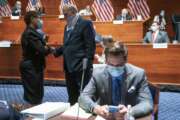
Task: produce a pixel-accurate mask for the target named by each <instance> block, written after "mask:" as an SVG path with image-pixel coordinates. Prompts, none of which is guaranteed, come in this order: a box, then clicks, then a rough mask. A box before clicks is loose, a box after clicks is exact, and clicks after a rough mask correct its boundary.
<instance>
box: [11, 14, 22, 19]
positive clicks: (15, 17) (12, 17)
mask: <svg viewBox="0 0 180 120" xmlns="http://www.w3.org/2000/svg"><path fill="white" fill-rule="evenodd" d="M19 18H20V17H19V16H12V15H11V20H19Z"/></svg>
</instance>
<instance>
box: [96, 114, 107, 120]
mask: <svg viewBox="0 0 180 120" xmlns="http://www.w3.org/2000/svg"><path fill="white" fill-rule="evenodd" d="M95 120H106V119H104V118H103V117H101V116H99V115H98V116H97V117H96V119H95Z"/></svg>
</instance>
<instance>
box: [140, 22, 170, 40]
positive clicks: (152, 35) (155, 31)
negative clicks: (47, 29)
mask: <svg viewBox="0 0 180 120" xmlns="http://www.w3.org/2000/svg"><path fill="white" fill-rule="evenodd" d="M143 43H169V37H168V34H167V32H165V31H162V30H160V24H159V23H158V22H153V23H152V25H151V28H150V31H148V32H147V33H146V35H145V37H144V40H143Z"/></svg>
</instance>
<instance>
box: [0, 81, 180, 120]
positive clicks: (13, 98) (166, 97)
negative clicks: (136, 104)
mask: <svg viewBox="0 0 180 120" xmlns="http://www.w3.org/2000/svg"><path fill="white" fill-rule="evenodd" d="M22 95H23V88H22V86H21V85H12V84H11V85H7V84H0V99H1V100H7V101H8V102H9V103H24V101H23V98H22ZM67 97H68V95H67V91H66V87H61V86H45V94H44V99H43V101H44V102H45V101H62V102H67ZM159 120H180V93H176V92H161V93H160V101H159Z"/></svg>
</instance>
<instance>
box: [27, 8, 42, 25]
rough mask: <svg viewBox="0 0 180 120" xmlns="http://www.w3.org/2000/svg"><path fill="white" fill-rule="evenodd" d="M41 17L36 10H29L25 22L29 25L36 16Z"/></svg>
mask: <svg viewBox="0 0 180 120" xmlns="http://www.w3.org/2000/svg"><path fill="white" fill-rule="evenodd" d="M37 17H39V16H38V14H37V12H36V11H29V12H27V13H26V15H25V16H24V22H25V23H26V25H27V26H29V25H30V24H31V22H32V20H33V19H34V18H37Z"/></svg>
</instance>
